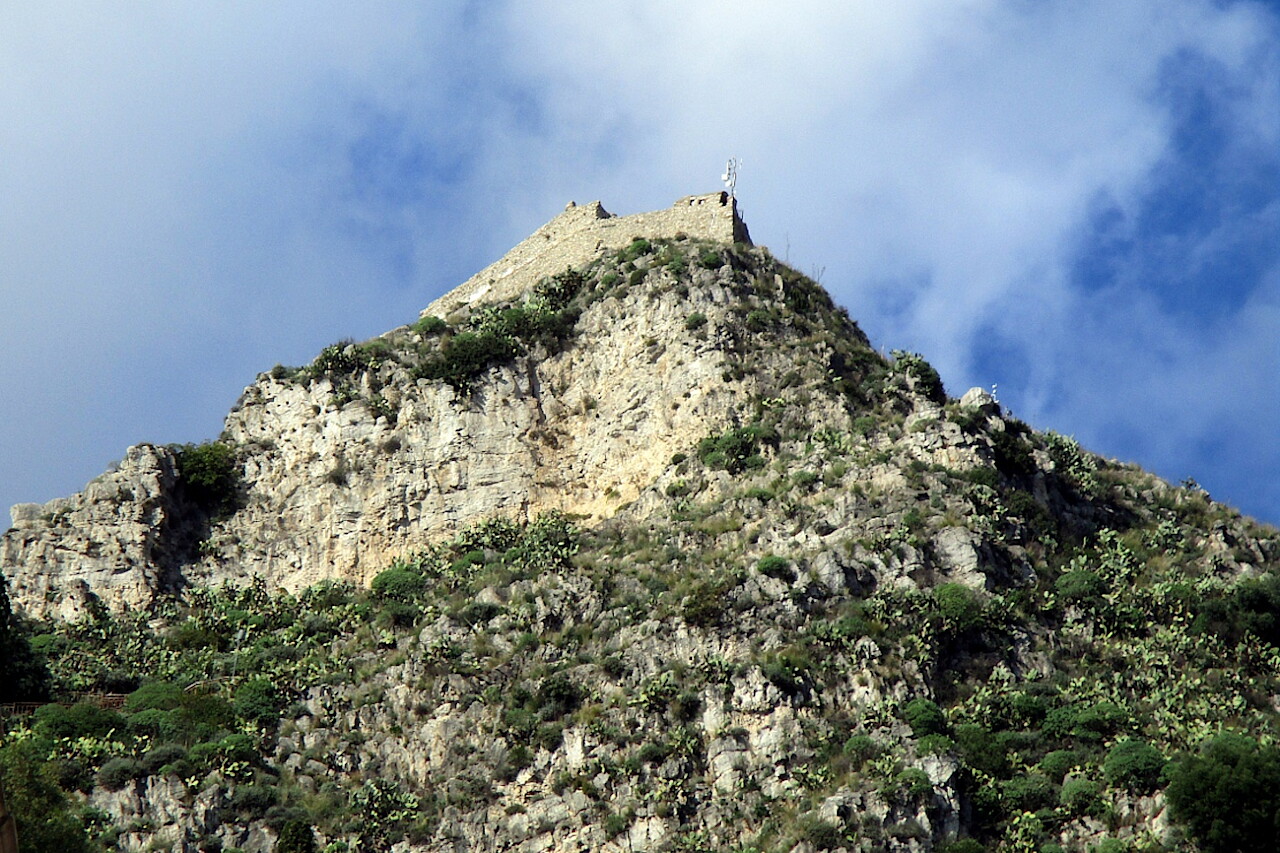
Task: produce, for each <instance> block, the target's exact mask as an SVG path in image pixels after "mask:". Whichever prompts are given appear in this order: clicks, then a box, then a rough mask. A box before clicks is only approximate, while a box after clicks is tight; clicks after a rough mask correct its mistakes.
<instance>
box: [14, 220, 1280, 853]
mask: <svg viewBox="0 0 1280 853" xmlns="http://www.w3.org/2000/svg"><path fill="white" fill-rule="evenodd" d="M593 217H594V214H593ZM622 233H625V232H622ZM543 260H544V261H545V259H543ZM495 266H499V265H495ZM553 269H554V268H553ZM482 290H483V288H482ZM457 293H458V294H461V295H460V296H459V297H458V298H455V299H453V300H452V301H449V302H447V306H446V307H447V310H445V309H438V310H442V312H443V313H445V314H446V316H442V317H437V316H435V315H433V314H427V315H425V316H424V317H423V318H420V319H419V320H418V321H416V322H415V323H414V324H412V325H410V326H406V327H402V328H400V329H397V330H394V331H392V332H390V333H388V334H386V335H383V336H381V337H380V338H376V339H374V340H372V341H368V342H364V343H361V344H354V343H344V344H339V345H335V346H334V347H331V348H328V349H326V350H325V351H324V352H323V353H321V355H320V356H319V357H318V358H317V359H316V361H315V362H313V363H312V364H311V365H309V366H308V367H306V368H300V369H287V368H277V369H276V370H273V371H271V372H270V373H267V374H263V375H262V376H260V377H259V378H258V380H257V381H256V382H255V383H254V384H253V385H251V386H250V387H249V388H248V389H247V390H246V392H245V395H244V396H243V398H242V399H241V401H240V403H239V404H238V405H237V407H236V410H235V411H233V412H232V413H231V415H230V416H229V417H228V420H227V428H226V432H225V433H224V436H223V438H222V440H221V442H220V443H217V444H213V445H206V446H203V447H199V448H177V449H175V448H160V447H139V448H134V449H132V450H131V451H130V453H129V455H128V457H127V458H126V459H125V461H124V462H123V463H122V464H121V466H120V468H119V470H118V471H116V472H113V473H111V474H108V475H105V476H104V477H103V478H100V479H99V481H96V482H95V483H94V484H91V486H90V487H89V488H88V489H86V491H85V492H84V493H82V494H81V495H80V496H77V497H75V498H72V499H68V500H66V501H61V502H54V503H53V504H50V505H46V506H45V507H41V508H39V510H36V509H32V508H18V510H17V512H16V513H15V521H16V522H17V524H16V526H15V529H14V530H11V531H9V532H8V533H7V534H6V535H5V539H4V544H3V546H2V547H3V550H0V565H3V568H4V573H5V575H6V576H7V577H8V579H9V583H10V587H11V590H12V596H13V600H14V602H15V605H16V606H17V608H18V609H19V610H20V611H21V612H22V613H24V614H26V616H27V617H29V618H32V619H47V620H48V621H45V622H43V623H27V624H26V625H25V627H23V626H22V625H17V626H14V628H13V630H14V631H15V632H16V633H15V637H16V638H17V639H15V641H14V642H15V643H16V645H15V646H14V648H15V649H17V651H15V652H14V657H15V659H16V658H17V657H20V656H22V655H26V656H27V657H29V658H31V659H33V660H37V661H43V663H44V666H45V667H46V678H45V681H44V682H43V683H42V684H37V682H38V679H35V678H34V677H32V679H31V682H30V683H32V684H34V685H36V686H34V687H31V688H29V689H30V690H33V691H44V692H46V693H47V694H48V695H51V696H52V697H53V698H64V699H68V700H70V699H73V698H75V697H76V696H78V695H80V694H83V693H87V692H92V691H101V690H107V691H114V692H123V693H129V694H130V696H129V699H128V702H127V704H126V707H125V708H124V710H123V712H122V713H120V712H116V711H111V710H103V709H100V708H98V707H96V706H94V705H92V704H88V705H86V704H81V705H77V706H74V707H71V708H67V707H64V706H60V705H48V706H46V707H45V708H42V709H41V710H40V711H38V712H37V713H36V714H35V715H34V716H33V717H30V718H24V719H23V720H17V721H11V732H10V734H9V735H8V737H7V738H6V741H5V745H4V747H3V748H2V749H0V768H8V769H7V770H6V771H5V781H6V784H7V785H8V786H9V787H10V789H12V788H13V785H14V780H15V779H18V782H19V783H20V784H23V785H25V787H24V788H23V790H24V791H27V792H30V791H34V790H36V789H37V786H35V785H34V783H32V782H29V781H28V782H23V781H22V780H23V779H27V777H21V778H19V777H18V776H16V775H15V771H14V770H13V768H14V767H15V766H21V767H25V768H27V770H25V771H24V772H28V773H36V774H44V776H43V777H42V778H44V779H45V780H46V781H47V782H48V783H49V784H50V785H52V786H53V787H52V788H40V789H39V790H40V791H42V792H43V793H42V794H41V796H44V797H45V799H44V800H41V801H40V802H42V803H43V804H44V805H43V806H42V808H43V809H44V810H45V813H47V814H55V813H56V814H59V815H63V816H64V817H65V821H66V824H65V825H66V829H65V835H64V836H62V840H61V841H59V842H58V844H57V846H58V847H59V848H60V849H62V850H66V849H67V848H68V847H69V846H71V847H75V845H83V847H84V849H93V848H94V846H96V845H104V844H105V845H109V846H115V847H118V848H120V849H127V850H137V849H144V848H150V849H158V848H171V849H181V850H184V851H195V850H203V851H213V850H218V849H223V850H228V849H231V848H239V849H244V850H250V851H259V850H269V849H272V847H273V845H278V846H277V848H276V849H290V850H295V849H306V842H307V840H308V839H315V840H316V841H317V843H319V844H320V845H321V846H324V845H328V847H327V848H326V849H328V850H330V851H332V853H339V851H343V850H350V849H366V848H367V849H387V848H389V847H391V846H396V849H404V850H408V849H414V850H417V849H421V850H528V851H535V850H616V851H622V850H627V851H632V850H655V851H656V850H688V851H694V850H708V851H709V850H741V851H748V850H799V851H807V850H840V849H845V850H942V849H949V850H952V851H974V850H982V849H993V850H994V849H1008V850H1052V849H1054V845H1059V846H1061V847H1063V848H1065V849H1073V850H1086V849H1090V848H1091V847H1098V848H1099V849H1105V850H1125V849H1153V850H1155V849H1188V850H1194V849H1202V850H1229V849H1250V846H1249V845H1255V846H1254V847H1253V848H1252V849H1262V848H1261V847H1257V846H1256V845H1258V844H1261V845H1262V847H1266V846H1267V844H1268V843H1269V842H1268V841H1267V839H1268V838H1270V836H1269V835H1268V834H1267V833H1274V826H1275V824H1274V822H1272V818H1273V816H1274V814H1275V813H1276V812H1277V810H1280V801H1278V800H1277V796H1278V795H1277V793H1276V791H1277V790H1280V786H1276V785H1272V784H1271V782H1272V781H1280V775H1278V774H1280V753H1277V751H1276V748H1275V747H1274V745H1273V744H1274V742H1275V735H1276V706H1275V702H1276V697H1277V696H1278V695H1280V628H1278V627H1277V625H1280V622H1277V618H1280V579H1277V576H1276V574H1275V572H1276V570H1277V568H1280V537H1278V536H1277V533H1276V531H1275V530H1273V529H1271V528H1267V527H1263V526H1260V525H1257V524H1256V523H1254V522H1252V521H1251V520H1249V519H1246V518H1242V517H1241V516H1240V515H1239V514H1238V513H1236V512H1234V511H1233V510H1231V509H1230V508H1229V507H1225V506H1222V505H1220V504H1217V503H1215V502H1213V501H1212V500H1210V499H1209V497H1208V496H1207V495H1205V494H1204V493H1203V492H1201V491H1199V490H1198V489H1196V488H1194V487H1175V486H1171V485H1169V484H1167V483H1164V482H1162V481H1160V480H1159V479H1157V478H1155V477H1153V476H1151V475H1149V474H1147V473H1145V472H1143V471H1141V470H1139V469H1137V468H1135V467H1133V466H1128V465H1122V464H1118V463H1115V462H1112V461H1108V460H1105V459H1101V458H1099V457H1097V456H1095V455H1093V454H1090V453H1088V452H1087V451H1085V450H1084V449H1082V448H1080V447H1079V446H1078V445H1077V444H1076V443H1075V442H1073V441H1072V440H1070V439H1069V438H1066V437H1063V436H1059V435H1056V434H1053V433H1037V432H1036V431H1034V430H1031V429H1030V428H1028V427H1027V426H1026V425H1025V424H1022V423H1021V422H1020V421H1018V420H1017V419H1016V418H1014V417H1013V416H1011V415H1010V414H1009V413H1008V412H1006V411H1004V410H1003V409H1002V408H1001V407H1000V406H999V404H998V403H996V402H995V401H994V400H993V399H991V397H990V396H989V395H986V394H984V393H983V392H981V391H979V390H976V389H975V390H973V391H970V392H969V393H967V394H965V395H964V397H963V398H962V399H959V400H957V399H952V398H948V397H947V396H946V394H945V393H944V391H943V388H942V385H941V383H940V382H939V381H938V377H937V374H936V373H935V372H934V371H933V370H932V368H930V367H929V365H928V364H927V362H925V361H924V360H923V359H921V358H920V357H919V356H915V355H912V354H908V353H894V355H893V357H892V358H885V357H883V356H881V355H879V354H878V353H877V352H876V351H875V350H874V349H872V348H871V346H870V345H869V343H868V342H867V340H866V339H865V337H864V336H863V335H862V334H861V332H860V331H859V330H858V329H857V327H856V325H855V324H854V323H853V322H852V321H851V320H850V319H849V318H848V317H847V315H845V314H844V312H842V311H841V310H839V309H838V308H836V307H835V306H834V305H833V304H832V303H831V301H830V299H829V298H828V297H827V295H826V294H825V293H824V292H823V291H822V290H821V288H819V287H818V286H817V285H816V284H815V283H813V282H812V281H809V280H808V279H806V278H804V277H803V276H801V275H799V274H797V273H796V272H795V271H793V270H791V269H789V268H787V267H786V266H785V265H782V264H780V263H778V262H777V261H776V260H775V259H773V258H772V257H771V256H770V255H769V253H768V251H767V250H765V249H761V248H755V247H752V246H750V245H747V244H745V243H736V244H734V243H728V242H720V243H717V242H713V241H707V240H703V239H699V238H696V237H690V236H688V235H679V234H675V233H671V234H669V235H666V236H659V235H657V234H650V235H648V236H644V237H641V238H639V239H634V240H631V239H629V237H628V239H627V240H625V241H623V242H622V244H621V245H617V246H602V247H600V250H599V251H598V252H596V253H595V254H594V255H592V256H591V257H589V258H588V259H586V260H584V261H583V262H582V263H580V264H579V265H578V266H577V267H576V268H574V269H570V270H565V271H563V272H559V273H557V274H555V275H550V276H543V277H539V278H537V279H536V280H534V281H530V282H529V285H528V287H527V288H523V287H519V288H513V289H508V290H506V291H495V290H492V289H488V290H484V292H483V293H479V291H476V290H474V289H473V288H472V285H471V284H469V285H468V286H467V287H465V288H460V289H459V291H458V292H457ZM468 294H469V295H468ZM476 294H479V295H476ZM461 296H467V298H461ZM487 298H488V299H492V300H496V301H486V299H487ZM437 304H438V305H440V304H445V303H437ZM6 622H7V620H6ZM6 630H9V629H8V628H6ZM3 639H4V638H3V637H0V640H3ZM24 644H25V645H24ZM28 648H29V649H30V651H27V649H28ZM15 698H22V697H15ZM26 698H37V697H34V696H32V697H26ZM1224 731H1225V732H1232V733H1234V735H1231V736H1226V737H1223V736H1219V733H1220V732H1224ZM1242 768H1243V769H1242ZM1268 774H1271V775H1268ZM1273 777H1274V778H1273ZM32 778H34V777H32ZM1224 779H1225V780H1226V782H1223V780H1224ZM1206 780H1209V781H1211V782H1213V784H1209V783H1208V782H1206ZM1215 780H1216V781H1215ZM1232 785H1235V786H1236V787H1235V788H1232V787H1231V786H1232ZM61 791H66V792H68V793H67V794H65V795H63V794H61V793H60V792H61ZM1206 791H1207V792H1208V793H1206ZM1215 791H1216V792H1218V794H1217V796H1219V797H1221V796H1222V793H1221V792H1223V791H1227V792H1230V799H1229V800H1228V802H1227V803H1226V804H1224V803H1223V802H1222V801H1221V799H1214V794H1213V792H1215ZM34 797H35V795H34V794H31V795H30V798H29V799H28V801H24V802H35V801H36V800H35V799H33V798H34ZM1241 797H1244V798H1247V799H1248V800H1249V801H1250V802H1251V803H1254V804H1255V806H1256V808H1254V810H1253V811H1254V812H1257V814H1253V812H1251V813H1250V814H1245V813H1243V811H1242V812H1241V813H1240V814H1233V815H1232V820H1231V821H1230V826H1227V827H1223V826H1216V825H1215V824H1214V823H1213V822H1212V820H1211V819H1207V818H1206V814H1207V810H1209V809H1217V810H1219V811H1222V810H1224V809H1226V810H1229V809H1231V808H1234V807H1235V804H1236V803H1238V801H1239V800H1240V798H1241ZM1170 803H1172V804H1173V805H1172V808H1171V807H1170ZM86 808H87V809H89V811H87V812H86V811H85V809H86ZM1268 809H1270V810H1271V811H1267V810H1268ZM1212 817H1213V815H1212V814H1209V818H1212ZM60 819H61V818H60ZM28 829H29V830H31V831H35V830H34V828H33V827H32V826H31V825H30V819H28ZM1232 833H1234V834H1232ZM68 839H71V840H68ZM1242 845H1243V846H1242ZM76 849H79V848H76Z"/></svg>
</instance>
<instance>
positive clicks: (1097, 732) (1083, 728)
mask: <svg viewBox="0 0 1280 853" xmlns="http://www.w3.org/2000/svg"><path fill="white" fill-rule="evenodd" d="M1129 719H1130V717H1129V712H1128V711H1126V710H1125V709H1124V708H1121V707H1120V706H1119V705H1117V704H1116V703H1115V702H1106V701H1103V702H1095V703H1093V704H1092V705H1088V706H1086V707H1085V708H1083V709H1081V710H1080V711H1079V712H1078V713H1077V714H1076V725H1075V728H1074V729H1073V730H1072V734H1074V735H1075V736H1076V737H1078V738H1081V739H1083V740H1092V741H1100V740H1102V739H1104V738H1106V737H1108V736H1110V735H1113V734H1115V733H1116V732H1117V731H1119V729H1120V727H1121V726H1123V725H1125V724H1126V723H1128V722H1129Z"/></svg>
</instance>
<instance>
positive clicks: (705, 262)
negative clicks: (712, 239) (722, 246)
mask: <svg viewBox="0 0 1280 853" xmlns="http://www.w3.org/2000/svg"><path fill="white" fill-rule="evenodd" d="M698 264H699V265H700V266H701V267H702V268H703V269H709V270H714V269H719V268H720V267H722V266H724V258H722V257H720V253H719V252H717V251H716V250H715V249H707V250H706V251H704V252H703V253H702V254H701V255H699V256H698Z"/></svg>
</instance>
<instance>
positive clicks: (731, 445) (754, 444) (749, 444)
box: [698, 421, 779, 474]
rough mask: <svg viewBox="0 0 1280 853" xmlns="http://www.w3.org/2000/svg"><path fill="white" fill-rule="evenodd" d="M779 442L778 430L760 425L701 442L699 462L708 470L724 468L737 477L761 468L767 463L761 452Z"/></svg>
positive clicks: (740, 428)
mask: <svg viewBox="0 0 1280 853" xmlns="http://www.w3.org/2000/svg"><path fill="white" fill-rule="evenodd" d="M778 441H779V437H778V433H777V431H776V430H774V429H773V428H772V427H770V426H767V425H765V424H763V423H760V422H758V421H757V422H755V423H752V424H748V425H747V426H744V427H738V428H736V429H731V430H728V431H727V432H723V433H721V434H720V435H712V436H708V437H706V438H704V439H702V441H700V442H698V458H699V459H700V460H702V464H704V465H706V466H707V467H709V468H723V469H725V470H726V471H728V472H729V473H730V474H738V473H741V472H742V471H744V470H746V469H748V468H759V467H761V466H762V465H763V464H764V459H763V458H762V457H761V456H760V455H759V450H760V448H761V447H762V446H765V445H768V446H773V447H776V446H777V445H778Z"/></svg>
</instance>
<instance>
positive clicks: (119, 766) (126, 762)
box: [96, 758, 147, 791]
mask: <svg viewBox="0 0 1280 853" xmlns="http://www.w3.org/2000/svg"><path fill="white" fill-rule="evenodd" d="M146 773H147V771H146V768H145V767H143V765H142V762H141V761H138V760H136V759H133V758H113V759H111V760H110V761H108V762H107V763H106V764H104V765H102V769H101V770H99V771H98V775H97V777H96V779H97V782H98V784H99V785H101V786H102V787H103V788H106V789H107V790H108V791H119V790H120V789H121V788H123V787H124V786H125V785H127V784H129V783H130V782H132V781H133V780H134V779H138V778H140V777H142V776H145V775H146Z"/></svg>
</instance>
